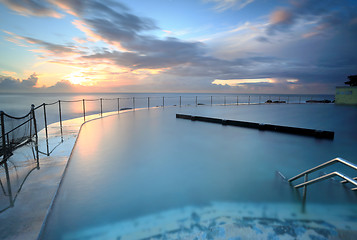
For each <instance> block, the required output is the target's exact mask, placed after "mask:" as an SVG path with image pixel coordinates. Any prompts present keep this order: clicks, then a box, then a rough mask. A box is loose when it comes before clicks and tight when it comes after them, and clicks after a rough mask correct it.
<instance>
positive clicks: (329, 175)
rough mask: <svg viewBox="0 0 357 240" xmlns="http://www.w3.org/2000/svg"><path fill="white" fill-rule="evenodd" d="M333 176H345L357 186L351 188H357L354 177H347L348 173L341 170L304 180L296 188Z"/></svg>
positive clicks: (345, 178) (344, 177)
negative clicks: (344, 173)
mask: <svg viewBox="0 0 357 240" xmlns="http://www.w3.org/2000/svg"><path fill="white" fill-rule="evenodd" d="M333 176H339V177H340V178H343V179H344V180H346V181H347V182H350V183H352V184H353V185H355V186H356V188H352V189H351V190H357V181H355V180H353V179H352V178H350V177H347V176H346V175H343V174H342V173H339V172H332V173H328V174H325V175H323V176H321V177H317V178H314V179H312V180H310V181H307V182H303V183H301V184H298V185H296V186H295V188H301V187H304V186H308V185H310V184H313V183H315V182H319V181H322V180H324V179H326V178H331V177H333Z"/></svg>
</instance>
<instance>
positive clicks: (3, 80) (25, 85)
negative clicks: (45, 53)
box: [0, 73, 38, 91]
mask: <svg viewBox="0 0 357 240" xmlns="http://www.w3.org/2000/svg"><path fill="white" fill-rule="evenodd" d="M37 81H38V77H37V76H36V74H35V73H34V74H32V75H31V76H30V77H29V78H27V79H23V80H20V79H16V78H13V77H10V76H0V89H1V91H7V90H30V89H33V87H34V86H35V85H36V83H37Z"/></svg>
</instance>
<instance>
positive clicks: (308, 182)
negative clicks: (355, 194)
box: [288, 157, 357, 212]
mask: <svg viewBox="0 0 357 240" xmlns="http://www.w3.org/2000/svg"><path fill="white" fill-rule="evenodd" d="M336 163H342V164H343V165H345V166H347V167H349V168H351V169H354V170H357V166H356V165H354V164H353V163H351V162H348V161H347V160H345V159H343V158H339V157H337V158H334V159H332V160H330V161H327V162H325V163H323V164H320V165H318V166H316V167H313V168H310V169H309V170H306V171H304V172H302V173H300V174H298V175H296V176H294V177H292V178H290V179H288V182H289V183H290V184H292V182H293V181H295V180H297V179H299V178H302V177H304V181H303V182H302V183H300V184H297V185H295V186H294V188H295V189H298V188H303V196H302V212H305V207H306V196H307V186H308V185H311V184H314V183H317V182H320V181H323V180H325V179H329V178H332V177H334V176H338V177H340V178H342V179H343V180H342V181H341V182H340V183H342V184H345V183H348V182H349V183H351V184H353V185H354V186H356V187H354V188H351V190H352V191H355V190H357V181H355V180H357V177H354V178H351V177H348V176H346V175H345V174H342V173H340V172H337V171H333V172H331V173H327V174H324V175H322V176H319V177H316V178H314V179H312V180H309V177H308V175H309V174H311V173H313V172H316V171H317V170H320V169H322V168H325V167H328V166H330V165H333V164H336Z"/></svg>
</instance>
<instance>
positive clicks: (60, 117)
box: [58, 100, 63, 142]
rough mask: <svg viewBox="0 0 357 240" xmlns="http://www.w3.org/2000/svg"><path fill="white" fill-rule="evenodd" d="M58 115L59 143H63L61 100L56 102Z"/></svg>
mask: <svg viewBox="0 0 357 240" xmlns="http://www.w3.org/2000/svg"><path fill="white" fill-rule="evenodd" d="M58 114H59V119H60V129H61V142H63V130H62V110H61V100H58Z"/></svg>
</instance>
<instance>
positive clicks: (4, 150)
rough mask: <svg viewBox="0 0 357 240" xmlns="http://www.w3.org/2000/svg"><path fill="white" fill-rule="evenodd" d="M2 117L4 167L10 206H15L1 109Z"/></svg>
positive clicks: (0, 114) (2, 115)
mask: <svg viewBox="0 0 357 240" xmlns="http://www.w3.org/2000/svg"><path fill="white" fill-rule="evenodd" d="M0 118H1V120H0V121H1V139H2V151H3V156H2V158H3V161H4V168H5V174H6V182H7V191H8V194H9V201H10V206H11V207H13V206H14V202H13V199H12V191H11V183H10V175H9V169H8V167H7V151H6V142H5V141H6V139H5V125H4V122H5V121H4V112H3V111H0Z"/></svg>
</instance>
